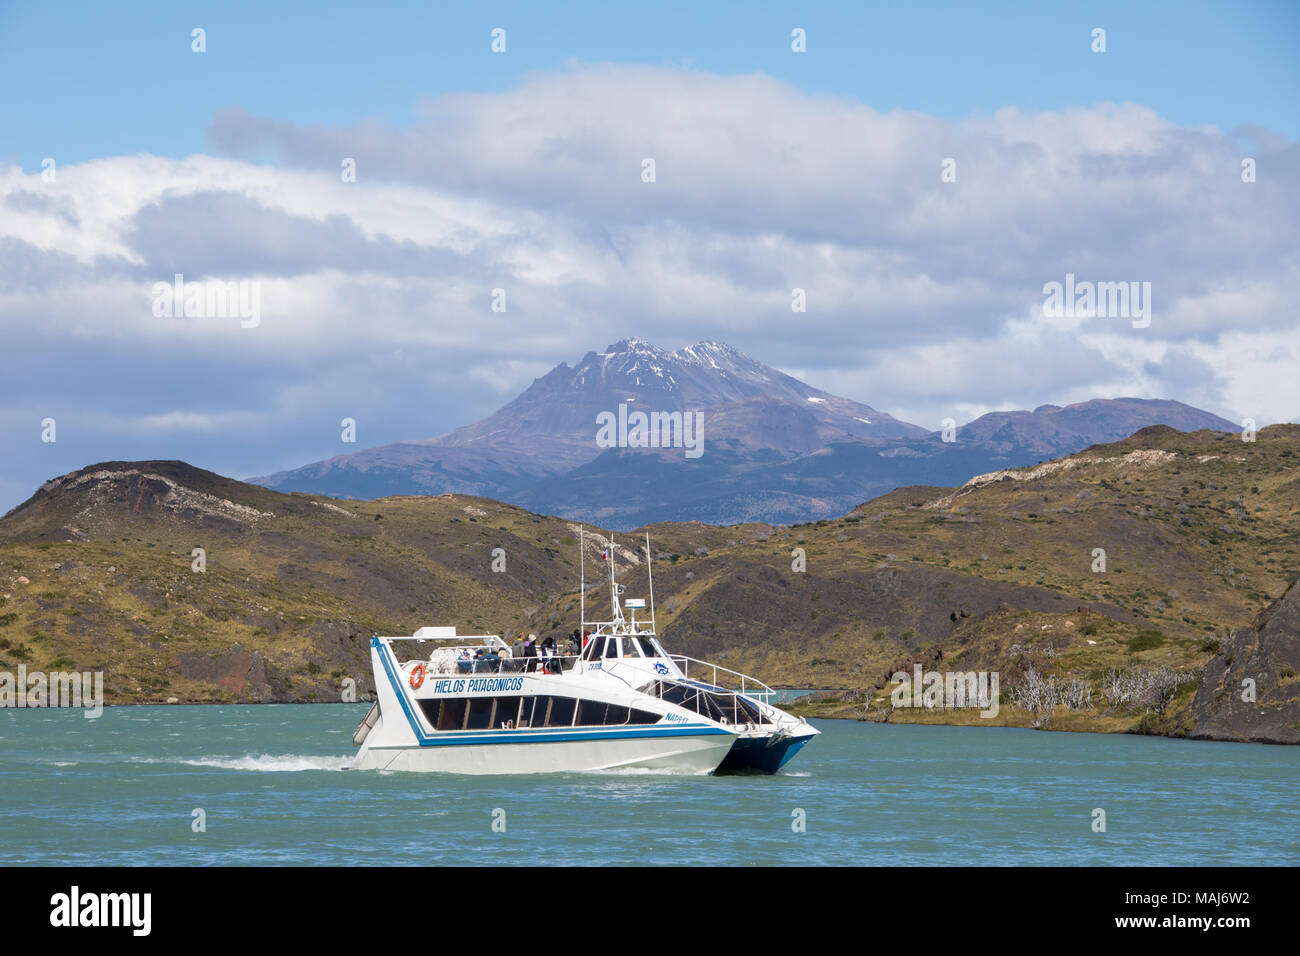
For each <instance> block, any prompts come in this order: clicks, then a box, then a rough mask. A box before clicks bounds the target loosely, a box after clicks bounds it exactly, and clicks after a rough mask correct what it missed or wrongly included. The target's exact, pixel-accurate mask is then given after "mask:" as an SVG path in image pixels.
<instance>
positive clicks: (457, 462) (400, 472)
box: [251, 338, 1234, 528]
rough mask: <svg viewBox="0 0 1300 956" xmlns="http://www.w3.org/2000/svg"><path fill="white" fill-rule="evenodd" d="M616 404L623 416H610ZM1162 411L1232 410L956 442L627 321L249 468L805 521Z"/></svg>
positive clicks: (572, 512)
mask: <svg viewBox="0 0 1300 956" xmlns="http://www.w3.org/2000/svg"><path fill="white" fill-rule="evenodd" d="M638 413H640V414H641V415H644V416H645V420H649V421H655V420H658V421H660V422H661V423H662V421H663V420H665V419H666V418H669V417H671V416H677V417H678V418H677V421H678V422H680V423H682V424H684V425H688V426H690V427H692V428H693V430H694V437H696V438H698V439H700V445H699V448H698V449H696V452H697V453H696V454H686V452H687V451H689V450H690V449H689V448H687V447H683V445H681V444H676V445H673V444H671V443H669V447H640V446H639V445H638V442H637V441H636V440H635V439H634V438H631V437H630V436H631V435H632V434H634V433H635V432H636V427H637V426H636V418H637V415H638ZM654 416H658V419H655V418H654ZM611 421H613V422H616V423H617V427H615V428H607V429H605V430H602V422H605V423H606V424H608V423H609V422H611ZM1156 424H1164V425H1170V426H1171V427H1174V428H1178V429H1181V430H1194V429H1198V428H1214V429H1220V430H1231V429H1232V428H1233V427H1234V426H1233V425H1232V423H1230V422H1227V421H1225V420H1223V419H1221V418H1218V417H1217V416H1214V415H1211V414H1209V413H1208V412H1203V411H1200V410H1199V409H1195V408H1191V407H1190V406H1187V405H1182V404H1180V403H1178V402H1169V401H1154V400H1139V399H1114V400H1110V399H1098V400H1095V401H1092V402H1084V403H1080V404H1077V405H1071V406H1068V407H1067V408H1064V409H1062V408H1058V407H1056V406H1052V405H1048V406H1042V407H1040V408H1038V409H1035V410H1034V411H1033V412H995V413H991V414H989V415H985V416H983V417H981V418H979V419H976V420H975V421H974V422H971V423H970V424H969V425H967V426H964V427H963V428H961V429H958V431H957V434H956V441H952V442H947V441H943V440H942V436H941V435H940V434H939V433H938V432H932V431H929V430H928V429H924V428H921V427H919V426H917V425H912V424H909V423H907V422H903V421H899V420H898V419H896V418H894V417H893V416H891V415H889V414H887V413H885V412H881V411H879V410H877V409H875V408H872V407H871V406H869V405H864V404H862V403H860V402H855V401H852V400H850V399H847V398H842V397H840V396H838V395H832V394H830V393H829V392H823V391H822V390H820V389H817V388H814V387H812V386H811V385H808V384H807V383H805V382H801V381H800V380H798V379H796V378H794V377H792V376H790V375H786V374H785V373H783V372H779V371H777V370H776V369H774V368H771V367H770V366H767V365H764V364H763V363H762V362H759V361H757V360H755V359H753V358H751V357H749V356H747V355H745V354H744V353H742V352H740V351H738V350H737V349H734V348H732V347H731V346H730V345H726V344H725V343H722V342H700V343H698V344H696V345H692V346H688V347H686V348H681V349H677V350H676V351H672V352H669V351H665V350H663V349H660V348H657V347H655V346H654V345H652V344H651V343H649V342H646V341H645V340H643V339H638V338H631V339H625V340H623V341H621V342H616V343H614V344H613V345H610V346H608V347H607V348H606V349H605V350H604V351H601V352H588V353H587V354H586V355H585V356H583V358H582V360H581V361H579V362H578V363H577V365H575V366H569V365H568V364H567V363H561V364H559V365H557V366H556V367H555V368H553V369H552V370H551V371H550V372H548V373H547V374H546V375H544V376H542V377H541V378H538V379H536V380H534V382H533V383H532V384H531V385H530V386H529V387H528V388H527V389H525V390H524V391H523V392H522V393H521V394H520V395H519V396H518V397H517V398H515V399H514V400H513V401H511V402H510V403H509V404H507V405H506V406H504V407H503V408H501V409H500V410H499V411H497V412H495V413H493V414H492V415H489V416H488V417H487V418H484V419H481V420H480V421H477V422H474V423H473V424H470V425H466V426H464V427H462V428H458V429H456V430H454V431H451V432H448V433H447V434H446V435H442V436H440V437H437V438H431V439H422V440H414V441H407V442H397V443H394V444H390V445H383V446H380V447H377V448H370V449H366V450H364V451H360V452H356V453H354V454H349V455H339V456H336V457H334V458H330V459H327V460H325V461H321V462H316V463H314V464H310V465H306V466H304V467H302V468H298V469H295V470H293V471H287V472H280V473H278V474H275V475H271V476H269V477H266V478H255V479H251V480H252V481H254V482H257V483H259V484H263V485H266V486H268V487H271V488H275V489H278V490H281V491H309V492H315V493H319V494H329V495H335V496H339V497H353V498H376V497H380V496H383V495H393V494H440V493H442V492H456V493H462V494H473V495H482V496H484V497H489V498H496V499H499V500H502V501H508V502H511V503H513V504H518V505H522V506H523V507H526V508H529V509H531V510H533V511H537V512H544V513H549V514H558V515H562V516H565V517H570V518H580V519H586V520H593V521H599V522H601V523H602V524H604V525H605V526H606V527H613V528H631V527H636V526H638V525H640V524H645V523H648V522H651V521H661V520H701V521H706V522H710V523H717V524H723V523H730V522H737V521H751V520H753V521H767V522H772V523H793V522H798V521H807V520H813V519H819V518H827V517H834V516H838V515H841V514H844V513H846V512H848V511H850V510H851V509H852V508H854V507H856V506H857V505H858V504H860V503H861V502H862V501H864V500H866V499H868V498H871V497H874V496H876V495H879V494H883V493H885V492H887V491H890V490H892V489H893V488H896V487H899V486H901V485H909V484H926V485H951V484H960V483H962V482H964V481H965V480H966V479H967V478H969V477H971V476H972V475H976V474H981V473H984V472H988V471H993V470H996V469H1000V468H1010V467H1017V466H1020V465H1025V464H1032V463H1034V462H1036V461H1038V460H1039V459H1040V458H1043V457H1051V456H1052V455H1062V454H1070V453H1072V452H1075V451H1079V450H1080V449H1082V448H1085V447H1087V446H1088V445H1091V444H1094V443H1097V442H1105V441H1116V440H1119V439H1121V438H1124V437H1127V436H1128V435H1130V434H1132V433H1133V432H1134V431H1136V430H1137V429H1139V428H1142V427H1144V426H1147V425H1156ZM644 431H645V429H644V428H643V429H642V434H644ZM671 431H672V429H671V427H668V428H667V429H666V430H665V431H663V434H664V435H670V434H671ZM688 437H689V436H688ZM611 438H614V439H617V440H613V441H611V440H609V439H611ZM624 439H628V440H624ZM656 444H657V443H656ZM687 444H689V443H687ZM1046 452H1050V453H1051V454H1046Z"/></svg>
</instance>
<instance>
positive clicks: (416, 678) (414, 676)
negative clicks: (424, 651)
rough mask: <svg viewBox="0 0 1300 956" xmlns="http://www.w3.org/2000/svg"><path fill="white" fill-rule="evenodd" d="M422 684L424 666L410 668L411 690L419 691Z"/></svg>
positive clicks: (417, 665)
mask: <svg viewBox="0 0 1300 956" xmlns="http://www.w3.org/2000/svg"><path fill="white" fill-rule="evenodd" d="M423 683H424V665H423V664H416V665H415V666H414V667H412V668H411V690H419V689H420V685H421V684H423Z"/></svg>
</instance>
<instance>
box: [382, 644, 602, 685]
mask: <svg viewBox="0 0 1300 956" xmlns="http://www.w3.org/2000/svg"><path fill="white" fill-rule="evenodd" d="M397 641H403V642H407V643H421V644H422V643H424V641H423V640H419V639H417V638H409V637H408V638H389V639H388V642H389V647H390V649H391V650H392V652H393V658H394V659H395V660H396V661H397V664H398V666H399V667H401V668H402V669H403V670H406V669H409V668H410V667H411V666H412V665H414V664H423V665H424V666H425V669H426V670H427V671H428V672H429V673H430V674H439V675H446V676H459V675H463V674H523V673H528V674H532V673H536V674H542V673H546V674H559V673H565V674H567V673H568V672H569V671H571V670H573V669H574V667H575V666H576V665H577V663H578V660H579V657H578V656H577V655H572V654H556V655H552V656H550V657H545V656H542V655H531V656H523V657H515V656H513V655H512V653H511V650H510V648H509V647H508V646H506V645H505V644H504V643H501V644H493V643H488V642H483V641H479V642H476V643H472V644H461V645H459V646H451V647H435V648H434V649H433V651H432V652H431V653H428V654H425V653H424V649H423V648H421V649H420V650H419V652H418V653H416V654H414V655H410V654H409V651H408V649H407V648H406V647H402V648H401V651H402V653H400V654H399V653H398V650H399V649H398V648H397V647H395V646H394V644H395V643H396V642H397Z"/></svg>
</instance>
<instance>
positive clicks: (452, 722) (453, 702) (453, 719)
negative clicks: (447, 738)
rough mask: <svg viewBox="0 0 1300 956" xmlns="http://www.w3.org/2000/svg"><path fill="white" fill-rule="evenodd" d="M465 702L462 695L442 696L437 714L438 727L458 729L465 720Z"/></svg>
mask: <svg viewBox="0 0 1300 956" xmlns="http://www.w3.org/2000/svg"><path fill="white" fill-rule="evenodd" d="M465 704H466V700H465V698H464V697H444V698H443V699H442V710H441V711H440V712H439V714H438V729H439V730H460V728H461V725H462V724H463V723H464V722H465Z"/></svg>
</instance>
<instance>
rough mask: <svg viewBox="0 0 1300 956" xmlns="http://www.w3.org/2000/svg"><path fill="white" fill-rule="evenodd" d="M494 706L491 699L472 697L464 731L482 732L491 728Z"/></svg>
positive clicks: (494, 702) (494, 699)
mask: <svg viewBox="0 0 1300 956" xmlns="http://www.w3.org/2000/svg"><path fill="white" fill-rule="evenodd" d="M495 705H496V698H493V697H472V698H470V702H469V716H468V717H467V718H466V720H465V729H466V730H483V729H485V728H487V727H491V726H492V710H493V708H494V707H495Z"/></svg>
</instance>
